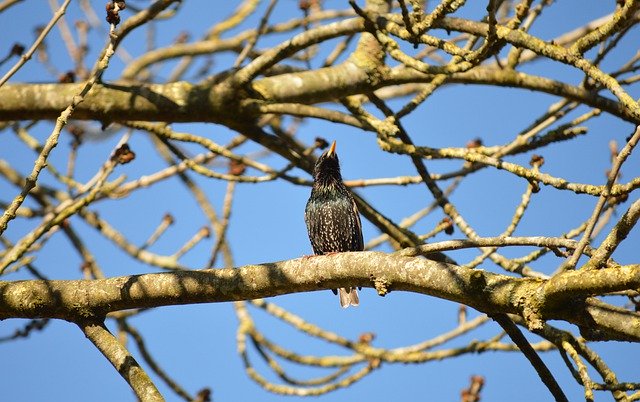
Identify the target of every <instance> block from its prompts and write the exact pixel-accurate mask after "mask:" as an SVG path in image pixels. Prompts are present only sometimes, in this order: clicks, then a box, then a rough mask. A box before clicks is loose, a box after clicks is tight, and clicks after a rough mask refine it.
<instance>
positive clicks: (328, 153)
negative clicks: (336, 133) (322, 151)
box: [327, 141, 336, 156]
mask: <svg viewBox="0 0 640 402" xmlns="http://www.w3.org/2000/svg"><path fill="white" fill-rule="evenodd" d="M335 153H336V142H335V141H333V142H332V143H331V147H329V150H328V151H327V156H332V155H333V154H335Z"/></svg>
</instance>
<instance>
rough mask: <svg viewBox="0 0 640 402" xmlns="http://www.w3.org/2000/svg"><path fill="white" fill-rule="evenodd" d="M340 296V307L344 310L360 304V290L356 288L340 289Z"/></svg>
mask: <svg viewBox="0 0 640 402" xmlns="http://www.w3.org/2000/svg"><path fill="white" fill-rule="evenodd" d="M338 295H339V296H340V306H341V307H342V308H347V307H349V306H357V305H359V304H360V298H359V297H358V290H357V289H356V288H340V289H338Z"/></svg>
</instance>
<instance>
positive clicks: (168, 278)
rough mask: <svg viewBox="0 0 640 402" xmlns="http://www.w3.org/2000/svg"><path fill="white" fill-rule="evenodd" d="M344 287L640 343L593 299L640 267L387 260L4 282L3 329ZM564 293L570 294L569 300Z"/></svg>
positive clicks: (638, 281)
mask: <svg viewBox="0 0 640 402" xmlns="http://www.w3.org/2000/svg"><path fill="white" fill-rule="evenodd" d="M345 286H362V287H371V288H375V289H376V290H377V292H378V294H380V295H382V296H384V295H386V294H387V293H388V292H390V291H396V290H399V291H409V292H415V293H421V294H425V295H430V296H435V297H439V298H442V299H446V300H450V301H454V302H458V303H463V304H465V305H468V306H470V307H473V308H475V309H477V310H479V311H483V312H486V313H512V314H517V315H520V316H522V317H523V318H524V319H525V320H527V322H529V320H533V321H535V320H549V319H560V320H565V321H568V322H570V323H573V324H576V325H578V326H580V328H581V329H582V330H583V332H584V333H585V334H592V335H593V336H596V337H598V338H599V339H616V340H627V341H634V342H639V341H640V314H638V313H634V312H631V311H628V310H624V309H621V308H618V307H615V306H612V305H609V304H606V303H603V302H601V301H599V300H597V299H593V298H588V297H587V296H590V295H597V294H604V293H608V292H613V291H619V290H624V289H637V288H639V287H640V265H630V266H623V267H618V268H604V269H601V270H592V271H579V272H566V273H562V274H559V275H556V276H555V277H553V278H552V279H550V280H548V281H547V280H542V279H532V278H513V277H509V276H506V275H499V274H494V273H490V272H486V271H483V270H471V269H467V268H463V267H460V266H457V265H453V264H447V263H442V262H436V261H432V260H427V259H423V258H420V257H402V256H398V255H391V254H385V253H380V252H356V253H341V254H337V255H331V256H317V257H313V258H297V259H294V260H287V261H280V262H273V263H264V264H259V265H246V266H243V267H239V268H234V269H217V270H202V271H181V272H171V273H168V272H167V273H154V274H143V275H131V276H124V277H116V278H110V279H99V280H75V281H64V280H51V281H44V280H33V281H15V282H6V281H0V319H4V318H38V317H46V318H60V319H65V320H70V321H74V320H75V321H77V320H78V319H80V318H87V317H102V316H104V315H105V314H106V313H108V312H111V311H118V310H124V309H132V308H143V307H147V308H148V307H160V306H168V305H178V304H192V303H211V302H226V301H237V300H249V299H256V298H263V297H272V296H277V295H283V294H290V293H296V292H308V291H315V290H323V289H335V288H337V287H345ZM565 287H570V288H571V291H568V290H566V289H565V290H564V291H562V289H564V288H565ZM576 292H577V293H576ZM576 294H578V295H583V297H585V299H584V300H580V299H577V298H576ZM534 324H535V322H534ZM530 326H531V327H532V328H535V325H532V324H531V323H530Z"/></svg>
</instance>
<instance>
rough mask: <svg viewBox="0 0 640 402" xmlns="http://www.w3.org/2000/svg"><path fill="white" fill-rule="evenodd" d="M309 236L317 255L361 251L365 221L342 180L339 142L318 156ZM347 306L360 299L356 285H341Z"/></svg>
mask: <svg viewBox="0 0 640 402" xmlns="http://www.w3.org/2000/svg"><path fill="white" fill-rule="evenodd" d="M304 220H305V222H306V223H307V231H308V232H309V240H311V247H312V248H313V252H314V253H315V254H316V255H322V254H332V253H340V252H343V251H362V250H363V249H364V242H363V240H362V223H361V222H360V215H359V214H358V207H357V206H356V202H355V200H354V199H353V196H352V195H351V193H350V192H349V190H348V189H347V187H346V186H345V185H344V183H343V182H342V176H341V175H340V162H339V161H338V154H336V142H335V141H334V142H333V143H332V144H331V147H330V148H329V149H328V150H327V151H326V152H324V153H323V154H322V155H320V157H319V158H318V161H317V162H316V165H315V167H314V169H313V188H312V189H311V197H309V201H307V207H306V208H305V211H304ZM333 293H338V294H339V296H340V305H341V306H342V307H344V308H347V307H349V306H357V305H358V304H359V303H360V300H359V298H358V291H357V289H356V288H346V289H345V288H341V289H339V290H338V291H336V290H334V291H333Z"/></svg>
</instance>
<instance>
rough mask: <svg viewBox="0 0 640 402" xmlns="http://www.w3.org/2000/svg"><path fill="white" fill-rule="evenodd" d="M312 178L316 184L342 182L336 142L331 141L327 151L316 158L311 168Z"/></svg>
mask: <svg viewBox="0 0 640 402" xmlns="http://www.w3.org/2000/svg"><path fill="white" fill-rule="evenodd" d="M313 178H314V180H315V181H316V182H330V181H335V180H337V181H342V176H341V175H340V161H339V160H338V154H337V153H336V142H335V141H333V143H331V146H330V147H329V149H328V150H326V151H324V152H323V153H322V155H320V157H319V158H318V161H317V162H316V165H315V167H314V168H313Z"/></svg>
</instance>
